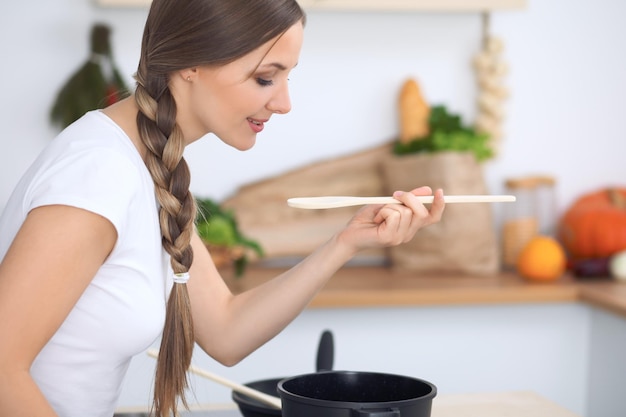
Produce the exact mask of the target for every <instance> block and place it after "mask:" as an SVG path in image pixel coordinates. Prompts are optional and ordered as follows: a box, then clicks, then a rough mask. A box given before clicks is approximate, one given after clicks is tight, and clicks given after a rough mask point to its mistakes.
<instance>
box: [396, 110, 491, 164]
mask: <svg viewBox="0 0 626 417" xmlns="http://www.w3.org/2000/svg"><path fill="white" fill-rule="evenodd" d="M428 126H429V128H430V130H429V134H428V135H427V136H425V137H421V138H415V139H414V140H413V141H411V142H408V143H401V142H396V143H395V145H394V148H393V153H395V154H396V155H407V154H412V153H420V152H442V151H458V152H472V153H473V154H474V156H475V157H476V160H478V161H484V160H487V159H489V158H491V157H493V150H492V149H491V147H490V146H489V143H488V142H489V135H487V134H486V133H478V132H477V131H476V130H474V129H473V128H470V127H467V126H463V121H462V119H461V116H459V115H456V114H452V113H449V112H448V110H447V109H446V107H445V106H443V105H440V106H433V107H432V108H431V111H430V117H429V119H428Z"/></svg>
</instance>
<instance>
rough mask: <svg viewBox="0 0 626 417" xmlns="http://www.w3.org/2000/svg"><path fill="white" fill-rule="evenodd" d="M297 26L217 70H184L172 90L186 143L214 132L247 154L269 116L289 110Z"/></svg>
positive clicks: (300, 28)
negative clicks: (290, 74) (290, 79)
mask: <svg viewBox="0 0 626 417" xmlns="http://www.w3.org/2000/svg"><path fill="white" fill-rule="evenodd" d="M302 40H303V26H302V23H297V24H295V25H294V26H292V27H291V28H290V29H289V30H287V31H286V32H285V33H284V34H283V35H282V36H280V37H278V38H275V39H273V40H271V41H269V42H267V43H266V44H264V45H262V46H261V47H259V48H258V49H256V50H254V51H252V52H250V53H249V54H247V55H245V56H243V57H241V58H239V59H237V60H236V61H233V62H231V63H229V64H227V65H224V66H220V67H197V68H192V69H189V70H186V71H183V72H182V73H181V74H182V75H181V76H180V77H174V78H175V79H176V82H174V83H172V85H171V88H172V91H173V93H174V97H175V99H176V104H177V108H178V113H177V114H178V119H177V121H178V123H179V125H180V127H181V128H182V131H183V135H184V136H185V141H186V142H187V143H191V142H193V141H194V140H196V139H199V138H200V137H202V136H204V135H205V134H207V133H214V134H215V135H216V136H218V137H219V138H220V139H221V140H222V141H223V142H224V143H226V144H228V145H230V146H232V147H234V148H236V149H239V150H246V149H250V148H251V147H252V146H254V144H255V141H256V135H257V133H260V132H261V131H262V130H263V127H264V125H265V123H267V122H268V121H269V120H270V117H271V116H272V115H273V114H274V113H279V114H284V113H288V112H289V111H290V110H291V102H290V100H289V89H288V85H287V84H288V79H287V77H288V75H289V72H290V71H291V69H293V68H294V67H295V66H296V64H297V63H298V59H299V56H300V49H301V46H302Z"/></svg>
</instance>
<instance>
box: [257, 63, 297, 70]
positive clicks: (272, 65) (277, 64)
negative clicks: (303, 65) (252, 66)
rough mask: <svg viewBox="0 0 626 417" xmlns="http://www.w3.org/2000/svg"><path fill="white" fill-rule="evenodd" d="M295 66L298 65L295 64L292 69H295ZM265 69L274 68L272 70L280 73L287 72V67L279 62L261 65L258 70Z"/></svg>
mask: <svg viewBox="0 0 626 417" xmlns="http://www.w3.org/2000/svg"><path fill="white" fill-rule="evenodd" d="M297 66H298V63H296V65H294V68H295V67H297ZM267 67H274V68H276V69H278V70H281V71H286V70H287V67H286V66H284V65H283V64H281V63H280V62H270V63H267V64H263V65H261V66H260V67H259V68H267Z"/></svg>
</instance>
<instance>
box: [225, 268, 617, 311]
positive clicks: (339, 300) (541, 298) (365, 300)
mask: <svg viewBox="0 0 626 417" xmlns="http://www.w3.org/2000/svg"><path fill="white" fill-rule="evenodd" d="M283 271H284V269H281V268H260V267H251V268H249V269H248V270H247V271H246V274H245V275H244V276H243V277H240V278H235V277H233V274H232V273H230V272H228V271H227V272H224V271H223V275H224V277H225V281H226V283H227V285H228V286H229V287H230V288H231V290H232V291H233V292H241V291H244V290H246V289H249V288H252V287H254V286H257V285H260V284H262V283H263V282H265V281H267V280H269V279H271V278H273V277H275V276H276V275H278V274H280V273H281V272H283ZM550 302H584V303H589V304H592V305H594V306H597V307H600V308H603V309H606V310H609V311H611V312H613V313H616V314H618V315H621V316H624V317H626V284H625V283H621V282H619V281H615V280H611V279H609V278H593V279H577V278H574V277H572V276H570V275H565V276H563V277H562V278H561V279H559V280H558V281H555V282H549V283H535V282H529V281H527V280H524V279H523V278H521V277H520V276H518V275H517V274H515V273H513V272H502V273H500V274H498V275H495V276H462V275H450V274H437V275H435V274H421V273H416V272H405V271H396V270H393V269H391V268H385V267H378V266H366V267H344V268H342V269H340V270H339V271H338V272H337V273H336V274H335V276H334V277H333V278H332V279H331V280H330V281H329V282H328V283H327V285H326V286H325V287H324V289H322V291H321V292H320V293H318V294H317V296H316V297H315V298H314V299H313V301H312V302H311V304H310V308H329V307H333V308H337V307H384V306H409V305H410V306H419V305H424V306H426V305H470V304H513V303H550Z"/></svg>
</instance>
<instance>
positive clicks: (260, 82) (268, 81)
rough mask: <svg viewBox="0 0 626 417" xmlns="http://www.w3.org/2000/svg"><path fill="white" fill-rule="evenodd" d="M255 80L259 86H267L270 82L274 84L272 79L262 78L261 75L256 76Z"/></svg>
mask: <svg viewBox="0 0 626 417" xmlns="http://www.w3.org/2000/svg"><path fill="white" fill-rule="evenodd" d="M256 82H257V83H258V84H259V85H260V86H261V87H268V86H270V85H272V84H274V82H273V81H272V80H266V79H264V78H261V77H257V79H256Z"/></svg>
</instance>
